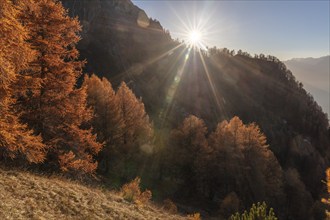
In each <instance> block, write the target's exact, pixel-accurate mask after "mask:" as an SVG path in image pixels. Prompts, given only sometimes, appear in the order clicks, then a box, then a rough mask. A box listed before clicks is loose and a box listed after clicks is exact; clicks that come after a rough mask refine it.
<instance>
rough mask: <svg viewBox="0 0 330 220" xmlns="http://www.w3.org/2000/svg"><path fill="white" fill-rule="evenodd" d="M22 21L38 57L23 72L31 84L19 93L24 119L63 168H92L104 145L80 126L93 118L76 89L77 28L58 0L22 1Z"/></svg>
mask: <svg viewBox="0 0 330 220" xmlns="http://www.w3.org/2000/svg"><path fill="white" fill-rule="evenodd" d="M21 3H22V7H23V12H22V14H21V19H22V22H23V23H24V24H26V25H27V27H28V28H29V32H30V35H29V38H28V42H30V43H31V45H32V48H33V49H34V50H35V51H36V58H35V59H34V60H33V61H32V62H31V63H30V65H29V69H28V70H26V71H24V72H23V73H22V74H23V76H24V77H22V78H23V81H24V80H25V83H23V84H25V85H29V83H27V81H26V80H28V79H32V80H33V81H34V82H36V83H34V84H32V85H31V87H28V86H27V88H26V90H24V91H23V93H21V97H20V100H21V102H20V105H19V107H20V110H21V113H22V119H23V120H24V121H25V122H27V123H28V124H29V126H30V127H31V128H33V129H34V130H35V132H37V133H38V134H41V135H42V138H43V140H44V143H45V144H46V145H47V148H48V160H49V161H51V162H55V165H57V166H58V165H59V166H60V167H61V169H62V170H63V171H69V170H73V171H74V170H80V171H83V172H93V171H94V170H95V169H96V167H97V163H96V162H94V161H93V158H92V155H95V154H97V153H98V152H99V151H100V149H101V147H102V145H101V144H100V143H98V142H96V136H95V135H93V134H92V133H91V130H90V129H82V126H83V125H84V124H85V123H86V122H87V121H89V120H90V119H91V118H92V111H91V110H90V109H88V108H86V89H85V88H80V89H77V88H76V87H75V85H76V81H77V79H78V78H79V77H80V76H81V74H82V66H83V64H84V62H82V61H78V60H77V58H78V56H79V53H78V50H77V49H76V47H75V45H76V44H77V42H78V41H79V39H80V38H79V36H78V33H79V31H80V30H81V27H80V25H79V22H78V20H77V18H75V19H72V18H70V17H69V16H68V14H67V11H66V10H65V9H64V8H63V7H62V5H61V3H60V2H59V1H54V0H38V1H37V0H33V1H31V2H30V1H23V2H21Z"/></svg>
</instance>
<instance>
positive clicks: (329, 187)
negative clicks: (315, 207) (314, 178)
mask: <svg viewBox="0 0 330 220" xmlns="http://www.w3.org/2000/svg"><path fill="white" fill-rule="evenodd" d="M326 176H327V180H326V184H327V191H328V194H330V168H328V169H327V170H326ZM322 202H323V203H324V204H327V205H328V206H329V205H330V197H329V198H327V199H325V198H322ZM325 213H326V215H327V219H330V211H328V210H326V211H325Z"/></svg>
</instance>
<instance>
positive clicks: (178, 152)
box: [168, 115, 207, 193]
mask: <svg viewBox="0 0 330 220" xmlns="http://www.w3.org/2000/svg"><path fill="white" fill-rule="evenodd" d="M206 134H207V127H206V125H205V123H204V121H203V120H202V119H199V118H198V117H196V116H194V115H190V116H188V117H187V118H185V119H184V121H183V122H182V124H181V125H179V127H178V128H177V129H174V130H173V131H172V132H171V137H170V140H171V141H170V146H169V153H170V159H169V161H170V162H169V163H170V164H168V167H169V168H170V170H171V172H172V174H171V175H172V176H174V177H176V178H180V179H181V180H182V181H183V187H184V188H186V189H187V190H188V191H189V190H192V189H193V188H194V187H195V183H196V172H195V171H196V162H197V158H198V156H199V154H200V152H201V151H203V150H205V149H206V148H207V139H206ZM198 166H199V165H198ZM182 193H184V192H182ZM188 193H190V192H188Z"/></svg>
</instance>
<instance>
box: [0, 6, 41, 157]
mask: <svg viewBox="0 0 330 220" xmlns="http://www.w3.org/2000/svg"><path fill="white" fill-rule="evenodd" d="M17 16H18V10H17V9H16V8H15V7H14V6H13V4H12V2H11V1H9V0H0V153H1V155H2V156H9V157H11V158H14V157H17V156H24V157H25V158H26V159H27V160H28V161H29V162H34V163H38V162H42V161H43V160H44V157H45V151H44V145H43V144H42V142H41V137H40V136H34V135H33V131H32V130H29V129H28V128H27V126H26V125H24V124H22V123H20V122H19V120H18V117H17V112H16V111H15V110H14V108H13V104H14V103H15V102H16V99H15V98H14V93H15V89H14V88H13V83H14V82H16V80H17V75H18V74H17V73H18V72H19V71H20V70H22V69H24V68H25V67H26V64H27V62H28V61H29V60H30V59H31V55H32V54H33V51H32V50H31V49H30V48H29V45H28V44H27V43H26V42H25V41H24V40H25V39H26V37H27V32H26V30H25V29H24V27H23V26H22V25H21V24H20V23H19V21H18V17H17Z"/></svg>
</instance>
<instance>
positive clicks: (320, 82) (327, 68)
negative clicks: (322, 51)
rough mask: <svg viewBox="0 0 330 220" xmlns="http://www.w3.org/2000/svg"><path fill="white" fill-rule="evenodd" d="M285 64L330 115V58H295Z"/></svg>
mask: <svg viewBox="0 0 330 220" xmlns="http://www.w3.org/2000/svg"><path fill="white" fill-rule="evenodd" d="M284 63H285V65H286V66H287V67H288V68H289V69H290V70H291V71H292V72H293V74H294V76H295V77H296V78H297V79H298V80H299V81H301V82H302V83H303V84H304V88H305V89H306V90H307V91H308V92H310V93H311V94H312V95H313V96H314V98H315V100H316V101H317V102H318V103H319V104H320V106H321V107H322V109H323V110H324V112H326V113H327V114H328V115H330V109H329V108H330V106H329V102H330V79H329V77H330V56H324V57H319V58H295V59H291V60H287V61H285V62H284Z"/></svg>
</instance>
